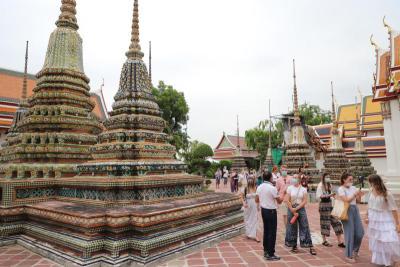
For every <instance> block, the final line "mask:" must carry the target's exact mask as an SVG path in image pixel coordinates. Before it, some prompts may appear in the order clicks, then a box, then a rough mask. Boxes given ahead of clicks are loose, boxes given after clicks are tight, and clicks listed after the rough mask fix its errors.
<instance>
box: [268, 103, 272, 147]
mask: <svg viewBox="0 0 400 267" xmlns="http://www.w3.org/2000/svg"><path fill="white" fill-rule="evenodd" d="M268 112H269V134H268V149H270V148H271V133H272V129H271V127H272V121H271V99H269V100H268Z"/></svg>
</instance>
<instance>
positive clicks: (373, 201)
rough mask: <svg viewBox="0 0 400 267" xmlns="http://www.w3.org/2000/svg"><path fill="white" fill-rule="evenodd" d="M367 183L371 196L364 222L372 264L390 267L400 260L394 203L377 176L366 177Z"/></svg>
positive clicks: (397, 218)
mask: <svg viewBox="0 0 400 267" xmlns="http://www.w3.org/2000/svg"><path fill="white" fill-rule="evenodd" d="M368 182H369V184H370V187H371V194H370V197H369V200H368V212H367V217H366V219H365V222H366V223H367V224H368V237H369V250H370V251H371V252H372V263H374V264H377V265H385V266H390V265H392V264H393V263H394V262H395V261H398V260H400V239H399V235H398V233H400V223H399V214H398V211H397V206H396V202H395V200H394V197H393V195H392V194H391V193H390V192H388V190H387V189H386V186H385V184H384V183H383V180H382V178H381V177H380V176H379V175H376V174H372V175H370V176H368Z"/></svg>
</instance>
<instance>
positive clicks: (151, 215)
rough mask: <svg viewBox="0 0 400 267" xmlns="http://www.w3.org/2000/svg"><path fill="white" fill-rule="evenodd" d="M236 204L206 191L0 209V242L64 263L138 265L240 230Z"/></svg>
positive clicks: (229, 197) (225, 196)
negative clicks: (162, 198)
mask: <svg viewBox="0 0 400 267" xmlns="http://www.w3.org/2000/svg"><path fill="white" fill-rule="evenodd" d="M240 207H241V204H240V199H239V198H238V197H237V196H235V195H232V194H226V193H205V194H204V195H201V196H197V197H194V198H192V199H179V200H170V201H168V202H166V203H165V202H164V203H158V204H151V205H132V206H124V207H98V206H93V205H87V204H86V205H85V204H82V203H71V202H63V201H47V202H42V203H37V204H32V205H26V206H24V207H10V208H0V214H1V215H2V216H1V217H2V218H1V220H0V221H1V222H0V245H1V244H7V243H9V242H18V243H20V244H22V245H24V246H26V247H28V248H32V250H34V251H35V250H40V251H37V252H38V253H40V254H42V255H43V256H46V257H48V258H51V259H53V260H55V261H57V262H59V263H61V264H62V265H63V266H141V265H142V266H143V265H145V264H150V263H156V262H157V263H158V262H159V261H162V260H166V259H169V258H171V257H175V256H178V255H180V254H181V253H184V252H186V251H189V252H190V249H191V248H198V247H199V246H207V245H210V244H211V243H213V242H218V241H220V240H222V239H226V238H229V237H232V236H234V235H237V234H239V233H240V232H241V230H242V228H243V214H242V212H241V211H240ZM35 252H36V251H35ZM177 254H178V255H177ZM168 257H169V258H168ZM107 264H108V265H107Z"/></svg>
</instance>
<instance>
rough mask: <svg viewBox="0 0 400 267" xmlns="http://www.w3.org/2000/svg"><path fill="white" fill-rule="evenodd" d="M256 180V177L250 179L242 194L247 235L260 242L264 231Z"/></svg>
mask: <svg viewBox="0 0 400 267" xmlns="http://www.w3.org/2000/svg"><path fill="white" fill-rule="evenodd" d="M256 190H257V188H256V182H255V180H254V179H249V180H248V182H247V187H246V189H245V190H244V192H243V193H242V194H241V196H242V201H243V207H244V224H245V231H246V233H245V234H246V236H247V238H249V239H254V240H256V241H257V242H260V240H261V239H262V231H261V224H260V216H259V213H260V212H259V207H258V206H259V204H257V203H256V201H255V198H256Z"/></svg>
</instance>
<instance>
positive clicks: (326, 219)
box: [316, 173, 345, 248]
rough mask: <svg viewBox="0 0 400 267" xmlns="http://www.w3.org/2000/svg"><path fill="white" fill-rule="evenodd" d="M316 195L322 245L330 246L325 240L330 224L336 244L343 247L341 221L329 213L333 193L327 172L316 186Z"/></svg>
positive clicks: (331, 207)
mask: <svg viewBox="0 0 400 267" xmlns="http://www.w3.org/2000/svg"><path fill="white" fill-rule="evenodd" d="M316 196H317V199H318V201H319V221H320V225H321V235H322V239H323V241H324V242H323V243H322V245H324V246H326V247H332V245H331V244H330V243H329V242H328V240H326V238H327V237H329V236H330V233H331V226H332V228H333V231H334V232H335V234H336V237H337V240H338V246H339V247H341V248H344V247H345V245H344V244H343V226H342V223H341V222H340V221H339V220H338V219H336V218H335V217H333V216H332V215H331V212H332V209H333V205H332V198H333V197H334V196H335V193H333V192H332V185H331V183H330V178H329V176H328V174H327V173H324V174H323V175H322V178H321V182H320V183H319V184H318V186H317V193H316Z"/></svg>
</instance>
